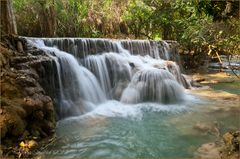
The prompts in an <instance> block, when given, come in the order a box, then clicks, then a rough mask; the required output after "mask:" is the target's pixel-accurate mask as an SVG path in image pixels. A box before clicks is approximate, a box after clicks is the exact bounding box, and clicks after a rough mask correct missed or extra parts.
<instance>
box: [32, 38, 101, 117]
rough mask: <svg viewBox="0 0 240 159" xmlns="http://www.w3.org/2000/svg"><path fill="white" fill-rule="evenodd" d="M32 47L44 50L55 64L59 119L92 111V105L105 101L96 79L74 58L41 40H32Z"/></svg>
mask: <svg viewBox="0 0 240 159" xmlns="http://www.w3.org/2000/svg"><path fill="white" fill-rule="evenodd" d="M29 43H32V42H29ZM32 45H34V46H36V47H38V48H40V49H42V50H44V51H45V52H46V53H48V55H50V56H51V57H52V58H53V59H54V62H55V63H56V66H57V74H58V83H59V90H56V91H59V95H58V98H57V99H56V100H57V101H56V102H57V103H58V108H57V111H58V114H59V116H60V117H65V116H69V115H78V114H82V113H86V112H88V111H90V110H92V109H94V104H99V103H102V102H104V101H106V96H105V94H104V93H103V91H102V89H101V88H100V85H99V83H98V81H97V79H96V77H95V76H94V75H93V74H92V73H91V72H90V71H89V70H88V69H86V68H85V67H83V66H81V65H80V64H79V63H78V61H77V60H76V58H74V56H72V55H71V54H68V53H66V52H64V51H60V50H59V49H57V48H54V47H47V46H45V44H44V43H43V41H42V40H34V42H33V43H32Z"/></svg>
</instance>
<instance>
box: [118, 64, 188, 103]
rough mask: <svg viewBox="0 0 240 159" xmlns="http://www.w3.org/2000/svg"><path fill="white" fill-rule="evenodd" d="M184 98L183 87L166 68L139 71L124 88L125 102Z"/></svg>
mask: <svg viewBox="0 0 240 159" xmlns="http://www.w3.org/2000/svg"><path fill="white" fill-rule="evenodd" d="M181 100H183V88H182V87H181V86H180V85H179V83H178V82H177V81H176V78H175V77H174V76H173V75H172V74H171V73H170V72H169V71H167V70H164V69H156V68H155V69H154V68H153V69H146V70H141V71H138V72H137V73H136V74H135V75H134V76H133V78H132V81H131V83H130V84H129V85H128V87H127V88H126V89H125V90H124V92H123V94H122V97H121V101H122V102H124V103H141V102H146V101H147V102H159V103H165V104H168V103H176V102H179V101H181Z"/></svg>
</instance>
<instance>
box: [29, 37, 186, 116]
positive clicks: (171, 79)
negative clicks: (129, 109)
mask: <svg viewBox="0 0 240 159" xmlns="http://www.w3.org/2000/svg"><path fill="white" fill-rule="evenodd" d="M27 40H28V43H29V44H30V45H34V46H35V47H38V48H39V49H42V50H44V51H45V52H46V53H47V54H48V55H49V56H50V57H52V58H53V59H54V62H55V63H56V66H57V74H58V79H57V80H58V85H59V86H58V89H57V90H56V92H59V93H58V96H57V98H56V99H55V101H56V105H57V113H58V114H59V116H60V117H61V118H63V117H67V116H72V115H79V114H84V113H86V112H88V111H91V110H92V109H95V107H97V106H98V105H100V104H101V103H104V102H105V101H107V100H118V101H120V102H122V103H128V104H135V103H141V102H157V103H164V104H169V103H177V102H181V101H183V100H184V87H185V88H190V85H189V82H188V81H187V80H186V79H185V78H184V76H183V75H182V74H181V72H180V69H179V67H178V65H177V64H176V63H175V62H174V61H169V60H171V58H172V57H174V55H172V54H171V52H170V46H169V45H168V43H166V42H165V41H148V40H109V39H85V38H52V39H51V38H41V39H39V38H27Z"/></svg>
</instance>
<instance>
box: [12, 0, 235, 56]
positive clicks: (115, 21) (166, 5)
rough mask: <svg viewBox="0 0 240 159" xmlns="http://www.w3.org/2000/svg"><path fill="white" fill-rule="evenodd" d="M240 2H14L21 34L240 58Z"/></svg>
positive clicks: (165, 0)
mask: <svg viewBox="0 0 240 159" xmlns="http://www.w3.org/2000/svg"><path fill="white" fill-rule="evenodd" d="M239 5H240V1H238V0H227V1H207V0H192V1H185V0H169V1H168V0H13V9H14V13H15V17H16V22H17V26H18V33H19V35H23V36H34V37H92V38H94V37H96V38H131V39H154V40H157V39H164V40H175V41H178V43H179V44H180V46H181V48H182V50H185V51H187V52H188V53H192V54H206V53H211V52H214V51H215V52H216V51H217V52H218V53H220V54H240V44H239V42H240V19H239V17H240V10H239Z"/></svg>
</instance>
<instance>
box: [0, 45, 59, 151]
mask: <svg viewBox="0 0 240 159" xmlns="http://www.w3.org/2000/svg"><path fill="white" fill-rule="evenodd" d="M12 47H14V45H13V46H12ZM0 50H1V53H0V57H1V62H0V65H1V68H2V69H1V108H0V129H1V133H0V134H1V141H2V142H1V144H3V145H6V146H10V145H11V144H13V143H16V142H17V139H19V138H21V139H24V138H31V137H37V138H43V137H46V136H49V135H50V134H52V133H53V131H54V128H55V115H54V114H55V112H54V105H53V101H52V99H51V98H50V97H49V96H48V93H51V90H50V87H49V85H50V84H52V83H51V79H49V78H51V77H52V76H51V75H50V76H49V75H48V73H50V70H51V69H49V68H47V67H50V66H52V59H50V58H49V57H48V56H46V55H44V54H39V53H36V54H35V55H33V54H30V53H28V52H27V51H26V50H25V51H24V52H23V53H19V52H16V51H13V49H12V48H11V49H9V47H6V46H3V45H1V46H0ZM31 52H34V50H31ZM36 52H39V50H36ZM43 84H46V85H45V86H44V87H42V86H43ZM47 87H49V89H48V90H47V91H45V90H46V89H44V88H47Z"/></svg>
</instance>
